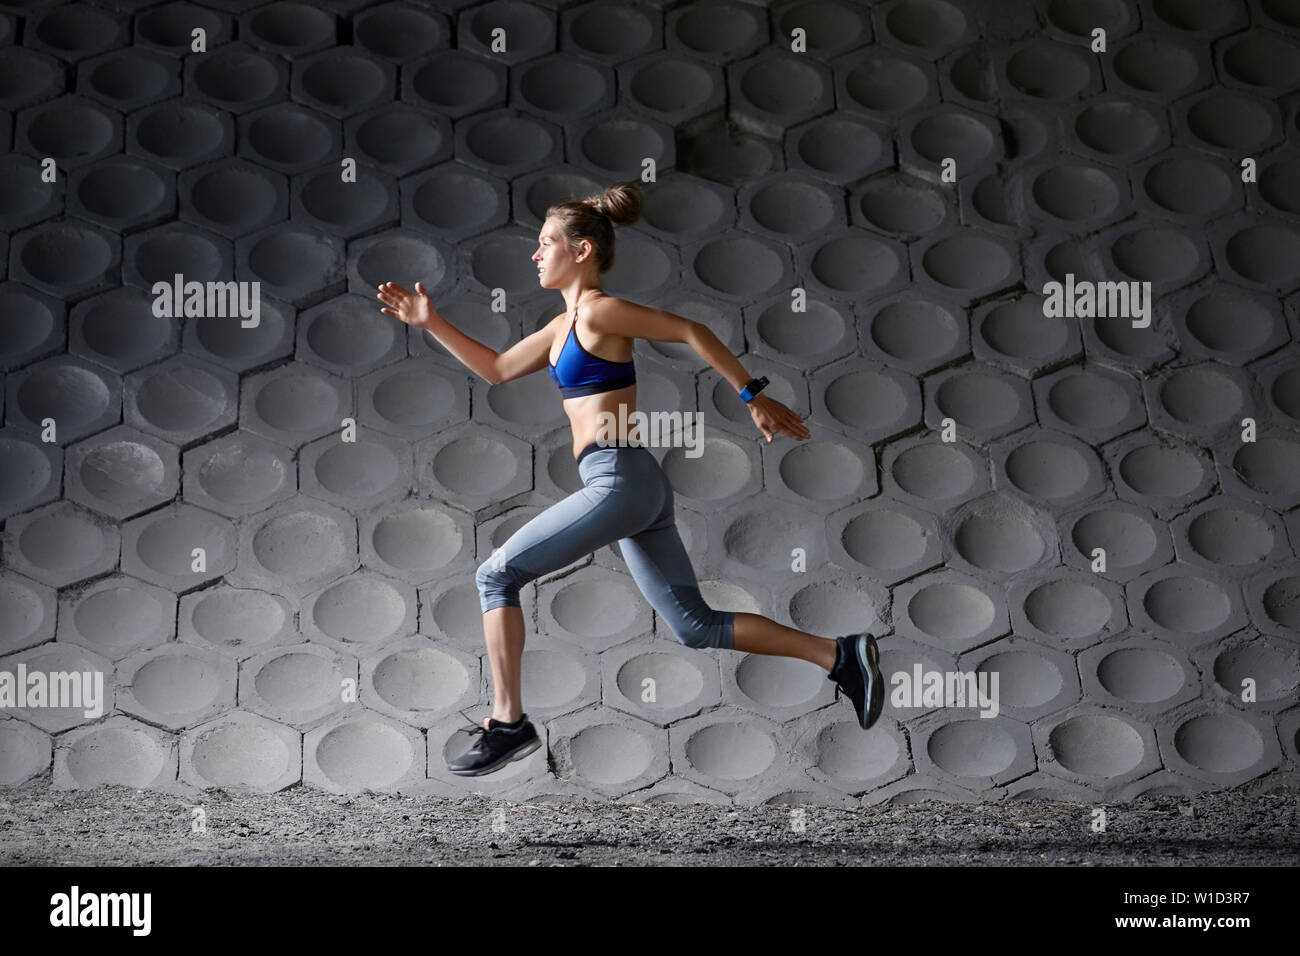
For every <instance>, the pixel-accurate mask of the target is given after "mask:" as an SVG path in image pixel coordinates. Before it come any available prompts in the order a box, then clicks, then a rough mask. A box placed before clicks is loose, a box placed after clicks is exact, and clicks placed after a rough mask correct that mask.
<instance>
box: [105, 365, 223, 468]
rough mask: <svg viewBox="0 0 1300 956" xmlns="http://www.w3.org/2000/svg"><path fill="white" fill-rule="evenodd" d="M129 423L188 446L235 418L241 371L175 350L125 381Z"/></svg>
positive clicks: (125, 415)
mask: <svg viewBox="0 0 1300 956" xmlns="http://www.w3.org/2000/svg"><path fill="white" fill-rule="evenodd" d="M124 386H125V387H124V393H123V396H122V415H123V418H124V419H125V420H126V422H127V424H128V425H133V426H135V427H136V428H139V429H140V430H141V431H145V432H149V433H151V434H154V435H157V436H158V437H160V438H164V439H166V440H167V441H169V442H171V443H173V444H176V445H180V446H182V447H184V446H185V445H190V444H193V443H194V442H195V441H197V440H199V439H200V438H203V437H204V436H207V435H211V434H213V433H215V432H218V431H221V430H223V429H225V428H227V427H228V426H230V425H232V424H234V422H235V419H236V413H237V410H238V407H239V376H237V375H236V374H235V373H234V372H230V371H227V370H226V369H223V368H220V367H219V366H216V365H209V364H208V363H207V362H204V361H202V360H201V359H196V358H194V357H193V356H181V355H176V356H173V357H172V358H169V359H167V360H165V361H162V362H158V363H156V364H154V365H148V366H145V367H144V368H142V369H140V370H139V371H138V372H132V373H131V374H130V375H128V376H127V377H126V379H125V381H124Z"/></svg>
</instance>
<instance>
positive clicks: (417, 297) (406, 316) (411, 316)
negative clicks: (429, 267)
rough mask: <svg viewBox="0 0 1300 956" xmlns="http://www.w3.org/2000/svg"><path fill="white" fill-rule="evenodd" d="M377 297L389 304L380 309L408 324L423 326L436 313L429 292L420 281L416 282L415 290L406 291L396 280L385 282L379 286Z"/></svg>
mask: <svg viewBox="0 0 1300 956" xmlns="http://www.w3.org/2000/svg"><path fill="white" fill-rule="evenodd" d="M376 298H378V299H379V301H381V302H383V303H384V304H385V305H387V306H389V308H387V309H380V310H379V311H380V312H383V313H384V314H386V315H391V316H394V317H395V318H398V319H401V320H402V321H403V322H405V323H406V324H407V325H416V326H421V327H423V326H424V325H425V324H427V323H428V321H429V319H430V318H432V317H433V315H434V311H435V310H434V308H433V303H432V302H430V301H429V294H428V293H427V292H425V291H424V286H422V285H420V283H418V282H417V283H416V284H415V292H408V291H406V290H405V289H403V288H402V287H401V286H400V285H398V284H397V283H396V282H385V283H384V284H383V285H381V286H380V287H379V295H378V296H376Z"/></svg>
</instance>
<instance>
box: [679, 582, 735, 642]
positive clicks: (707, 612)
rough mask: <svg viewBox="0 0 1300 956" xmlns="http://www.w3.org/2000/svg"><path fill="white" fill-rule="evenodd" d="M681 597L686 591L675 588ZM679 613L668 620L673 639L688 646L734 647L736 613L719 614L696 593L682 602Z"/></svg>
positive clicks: (721, 612)
mask: <svg viewBox="0 0 1300 956" xmlns="http://www.w3.org/2000/svg"><path fill="white" fill-rule="evenodd" d="M674 591H675V592H676V593H677V595H678V597H679V601H680V598H681V596H682V592H680V591H677V589H674ZM679 608H680V610H679V612H678V613H675V614H671V615H670V616H669V617H668V622H667V623H668V627H669V628H670V629H671V630H672V632H673V636H674V637H676V638H677V640H678V641H679V642H680V643H682V644H683V645H685V646H686V647H694V648H705V647H717V648H723V649H726V650H731V649H732V648H733V646H734V645H733V631H732V627H733V621H734V619H735V614H734V612H732V611H718V610H715V609H714V608H711V607H709V605H708V604H707V603H705V601H704V599H703V598H702V597H700V596H699V592H698V591H695V592H694V595H693V597H691V598H689V599H688V600H686V601H680V603H679Z"/></svg>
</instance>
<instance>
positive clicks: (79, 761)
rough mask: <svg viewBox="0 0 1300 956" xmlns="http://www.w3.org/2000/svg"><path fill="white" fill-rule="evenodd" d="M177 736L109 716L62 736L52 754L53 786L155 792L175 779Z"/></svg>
mask: <svg viewBox="0 0 1300 956" xmlns="http://www.w3.org/2000/svg"><path fill="white" fill-rule="evenodd" d="M176 767H177V747H176V738H175V737H174V736H173V735H172V734H169V733H166V732H164V731H161V730H159V729H158V728H156V727H151V726H149V725H148V724H145V723H141V722H140V721H138V720H133V719H132V718H130V717H125V716H122V715H121V714H114V715H113V716H112V717H109V718H108V719H107V720H102V721H99V722H98V723H94V724H91V725H90V726H89V727H78V728H76V729H75V730H70V731H68V732H67V733H66V734H61V735H60V736H59V739H58V746H57V748H56V749H55V751H54V786H55V787H57V788H59V789H82V788H86V789H89V788H93V787H98V786H100V785H101V784H110V785H113V786H118V787H132V788H134V789H136V790H156V789H159V788H161V787H163V786H165V785H166V784H168V783H170V782H172V781H174V780H176Z"/></svg>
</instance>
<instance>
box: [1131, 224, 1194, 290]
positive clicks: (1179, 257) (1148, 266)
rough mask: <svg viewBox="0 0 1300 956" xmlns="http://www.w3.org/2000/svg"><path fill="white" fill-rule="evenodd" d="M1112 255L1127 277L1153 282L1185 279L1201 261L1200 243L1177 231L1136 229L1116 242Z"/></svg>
mask: <svg viewBox="0 0 1300 956" xmlns="http://www.w3.org/2000/svg"><path fill="white" fill-rule="evenodd" d="M1110 254H1111V257H1112V258H1113V259H1114V260H1115V265H1117V266H1119V267H1120V269H1122V270H1123V271H1124V272H1125V273H1126V274H1127V275H1130V276H1133V277H1134V278H1136V279H1140V280H1146V281H1150V282H1172V281H1176V280H1178V279H1182V278H1184V277H1186V276H1188V275H1190V274H1191V273H1192V272H1193V271H1194V270H1195V269H1196V266H1197V263H1199V262H1200V255H1199V253H1198V252H1197V249H1196V243H1194V242H1193V241H1192V240H1191V239H1189V238H1188V237H1187V236H1186V235H1185V234H1183V233H1182V232H1179V231H1177V230H1174V229H1144V228H1139V229H1134V230H1133V231H1132V232H1128V233H1125V234H1124V235H1122V236H1120V237H1119V238H1118V239H1116V240H1115V242H1114V244H1113V245H1112V246H1111V247H1110Z"/></svg>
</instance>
